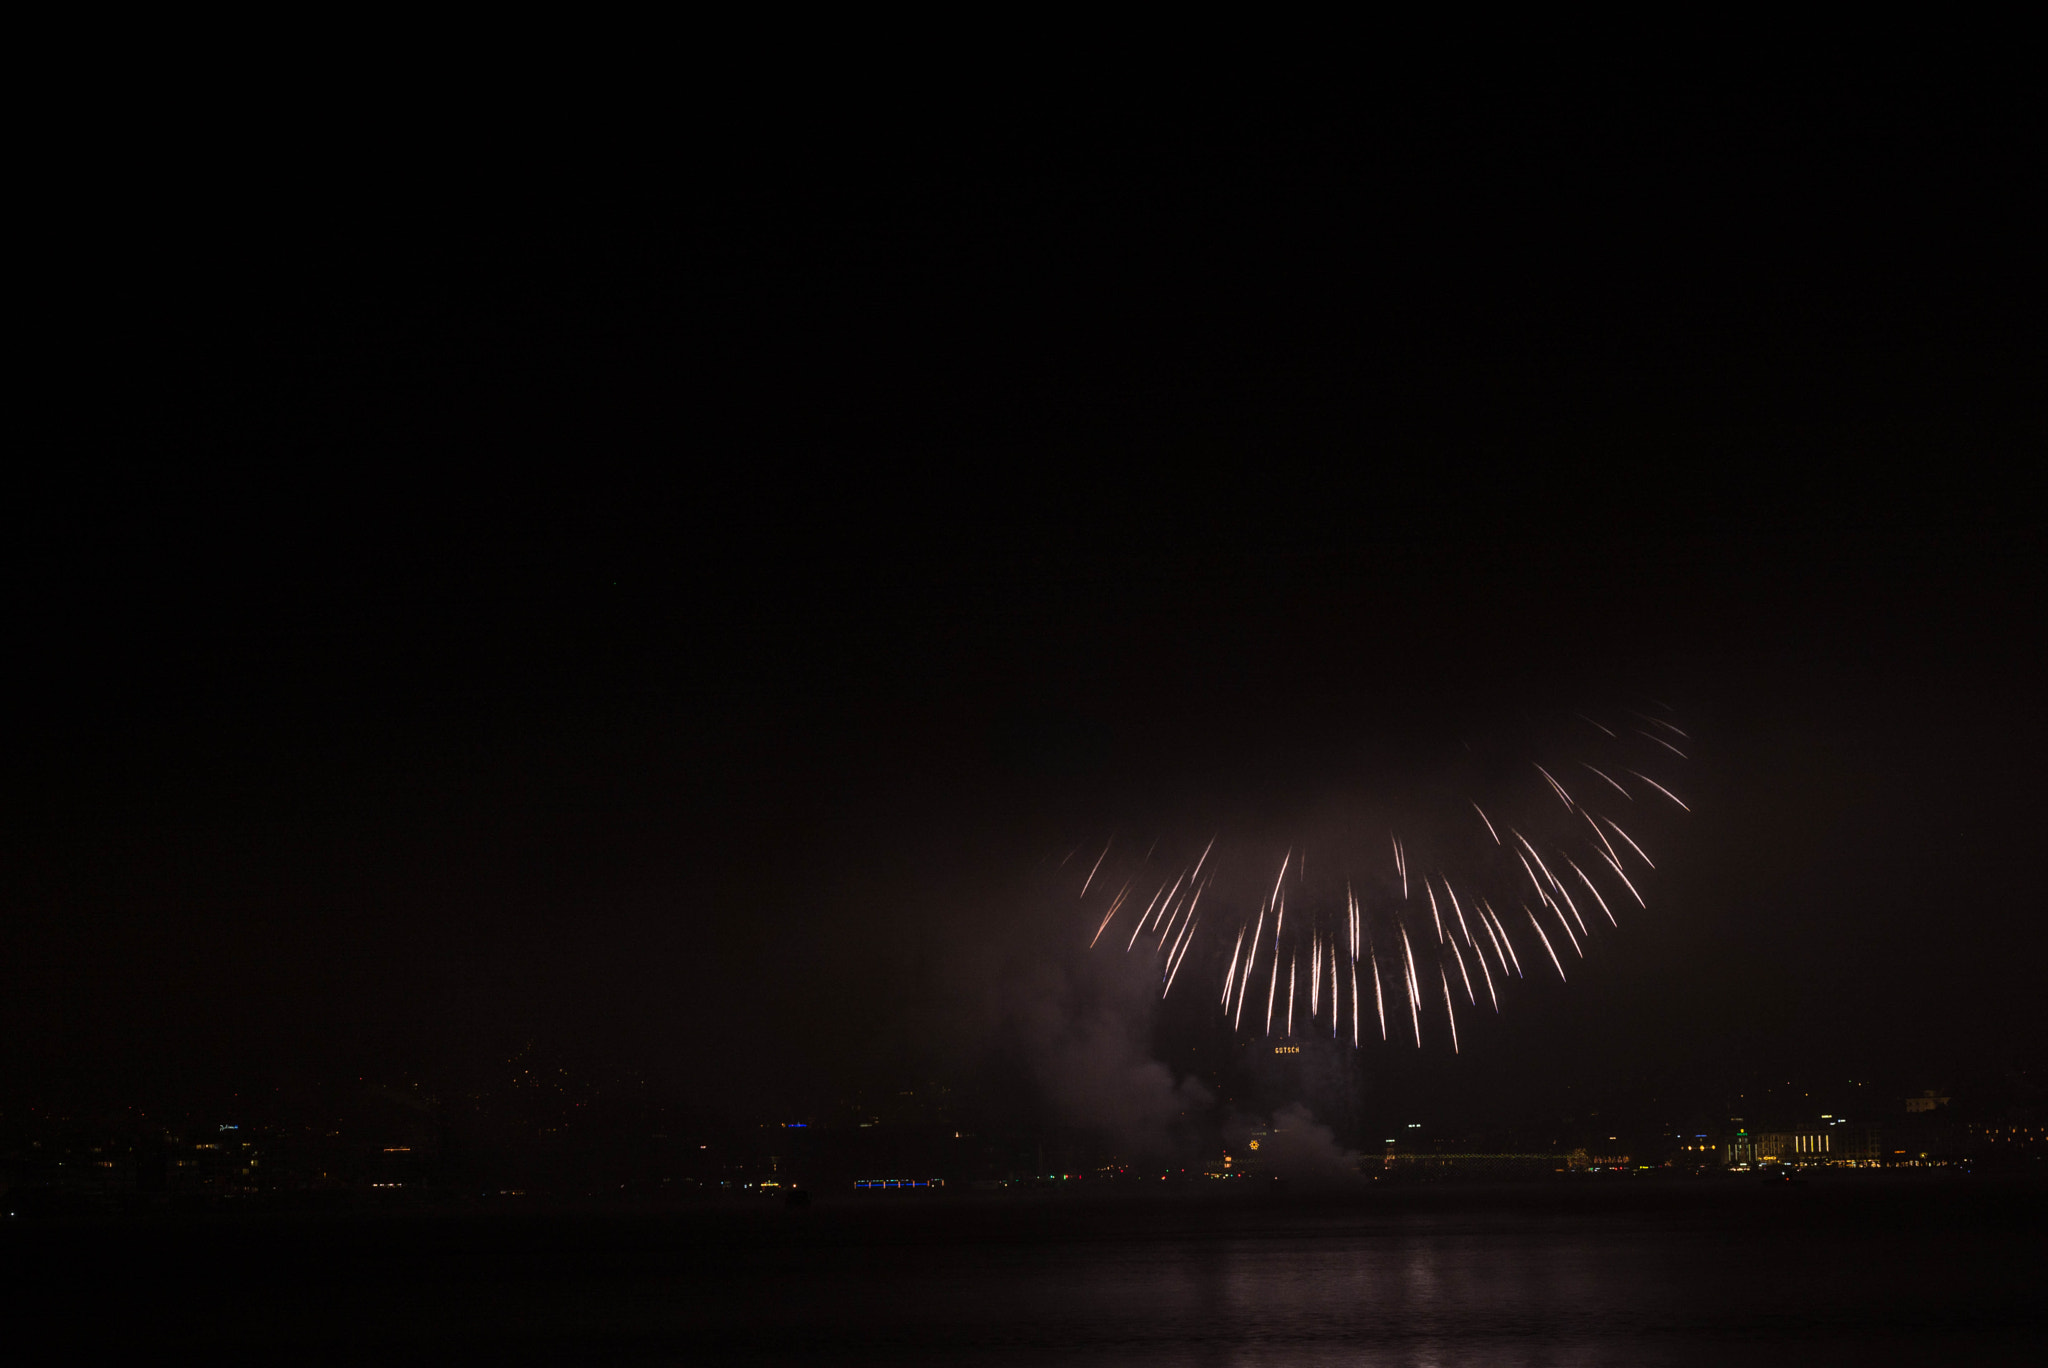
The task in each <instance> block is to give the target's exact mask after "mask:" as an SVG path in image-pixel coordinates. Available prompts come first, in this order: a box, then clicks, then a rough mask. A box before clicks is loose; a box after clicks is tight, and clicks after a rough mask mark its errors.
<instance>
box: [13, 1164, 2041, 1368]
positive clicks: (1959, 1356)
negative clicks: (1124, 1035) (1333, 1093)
mask: <svg viewBox="0 0 2048 1368" xmlns="http://www.w3.org/2000/svg"><path fill="white" fill-rule="evenodd" d="M0 1258H4V1263H0V1274H4V1277H5V1280H6V1291H5V1295H6V1298H7V1300H8V1303H9V1305H10V1311H9V1314H8V1317H7V1325H6V1327H5V1328H6V1332H7V1334H8V1335H9V1336H10V1338H12V1339H13V1341H14V1343H15V1344H16V1345H17V1346H20V1345H26V1344H32V1343H36V1342H38V1341H41V1340H43V1337H44V1336H45V1335H51V1334H54V1338H51V1339H49V1340H48V1341H47V1342H48V1343H50V1344H52V1345H57V1344H61V1345H62V1346H63V1349H62V1351H61V1353H60V1354H51V1355H48V1357H47V1358H46V1359H45V1360H44V1361H51V1362H55V1361H62V1360H64V1359H66V1358H68V1359H69V1360H70V1361H81V1360H82V1359H83V1358H86V1357H99V1356H102V1355H103V1354H105V1353H106V1352H108V1351H127V1353H125V1354H124V1355H123V1357H124V1358H126V1359H128V1360H130V1361H136V1362H140V1361H142V1360H143V1357H144V1356H145V1355H147V1354H148V1353H151V1352H165V1351H190V1350H193V1349H206V1350H210V1351H213V1352H215V1353H217V1354H220V1355H224V1356H225V1357H224V1358H223V1359H222V1361H238V1362H239V1361H262V1360H274V1361H280V1362H282V1361H306V1360H315V1361H333V1360H337V1359H339V1360H345V1361H360V1362H377V1363H403V1362H426V1361H432V1362H448V1361H451V1360H457V1361H465V1362H466V1361H481V1360H485V1359H488V1360H492V1361H497V1362H506V1361H512V1362H521V1361H524V1362H562V1361H567V1362H578V1361H600V1362H622V1361H623V1362H650V1363H728V1362H785V1361H786V1362H824V1363H840V1362H878V1363H879V1362H890V1363H901V1362H928V1363H948V1364H953V1363H967V1364H979V1363H991V1364H996V1363H1001V1364H1010V1363H1015V1364H1024V1363H1041V1362H1063V1363H1101V1364H1118V1365H1142V1364H1216V1365H1224V1364H1325V1363H1327V1364H1361V1365H1372V1364H1444V1365H1458V1364H1475V1365H1491V1364H1560V1365H1565V1364H1570V1365H1584V1364H1629V1365H1642V1364H1715V1365H1726V1364H1731V1363H1733V1364H1773V1363H1786V1364H1795V1363H1796V1364H1837V1363H1840V1364H1856V1365H1865V1366H1867V1365H1873V1364H1891V1363H1916V1364H1950V1363H1953V1364H1967V1365H1972V1366H1973V1368H1975V1366H1978V1365H1988V1364H2022V1363H2025V1364H2038V1363H2044V1362H2048V1192H2044V1190H2043V1189H2042V1188H2041V1187H2040V1186H2038V1185H2027V1184H2015V1183H1993V1182H1989V1181H1984V1180H1978V1179H1968V1178H1952V1179H1936V1180H1930V1181H1925V1182H1917V1183H1915V1182H1899V1181H1895V1180H1883V1179H1876V1180H1863V1181H1856V1180H1852V1179H1848V1178H1842V1179H1836V1180H1833V1181H1830V1180H1829V1179H1826V1178H1822V1179H1816V1180H1815V1181H1814V1182H1813V1183H1812V1184H1810V1185H1808V1186H1805V1187H1777V1188H1766V1187H1764V1186H1762V1185H1761V1184H1751V1183H1749V1182H1746V1181H1745V1182H1739V1183H1738V1182H1735V1181H1734V1180H1728V1181H1721V1182H1694V1183H1690V1184H1687V1183H1682V1182H1676V1181H1673V1182H1656V1181H1648V1182H1634V1183H1619V1184H1615V1185H1613V1186H1611V1187H1605V1188H1603V1187H1598V1186H1585V1187H1574V1186H1568V1185H1558V1186H1554V1187H1551V1186H1544V1187H1527V1188H1502V1189H1496V1190H1474V1189H1436V1190H1422V1191H1413V1190H1411V1191H1394V1192H1387V1191H1372V1192H1368V1193H1365V1194H1362V1195H1351V1196H1342V1197H1333V1196H1326V1197H1312V1196H1307V1195H1295V1196H1290V1197H1286V1198H1274V1197H1271V1196H1263V1197H1258V1198H1244V1197H1234V1198H1231V1199H1224V1200H1217V1199H1211V1200H1192V1199H1181V1200H1171V1199H1164V1198H1162V1199H1157V1200H1133V1199H1124V1200H1111V1201H1101V1202H1095V1201H1088V1200H1077V1199H1075V1198H1073V1197H1071V1196H1062V1197H1057V1198H1054V1197H1022V1196H1020V1197H1014V1198H1002V1199H998V1198H988V1199H982V1200H972V1199H956V1200H948V1199H943V1198H941V1199H936V1200H933V1199H920V1198H907V1199H900V1200H898V1199H891V1198H888V1197H884V1198H881V1199H878V1200H877V1201H876V1202H873V1203H865V1202H859V1201H856V1200H853V1199H847V1200H846V1201H844V1202H824V1203H821V1204H820V1205H818V1206H816V1207H813V1208H812V1209H810V1210H808V1211H784V1210H780V1209H772V1208H758V1209H750V1210H749V1209H733V1210H722V1211H696V1212H687V1213H673V1214H668V1215H648V1214H640V1215H623V1214H606V1213H599V1212H580V1213H579V1212H554V1213H523V1214H504V1213H489V1214H485V1213H470V1214H438V1215H431V1214H411V1215H407V1214H398V1213H390V1214H378V1215H353V1216H325V1217H284V1216H223V1217H211V1218H160V1219H154V1220H151V1219H142V1220H130V1221H121V1222H111V1221H109V1222H99V1221H82V1222H79V1221H74V1222H43V1221H35V1222H32V1221H13V1222H9V1223H6V1225H5V1226H4V1227H0ZM24 1361H25V1360H24Z"/></svg>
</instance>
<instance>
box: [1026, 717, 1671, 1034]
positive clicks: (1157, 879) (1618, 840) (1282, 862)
mask: <svg viewBox="0 0 2048 1368" xmlns="http://www.w3.org/2000/svg"><path fill="white" fill-rule="evenodd" d="M1574 717H1575V718H1576V720H1577V723H1578V724H1579V725H1578V733H1579V734H1578V735H1577V736H1575V737H1574V738H1573V739H1572V741H1571V742H1570V743H1569V744H1566V745H1563V746H1557V747H1552V748H1551V749H1550V750H1549V751H1546V753H1545V754H1543V755H1541V756H1534V755H1523V756H1522V757H1520V759H1519V760H1517V761H1516V763H1514V764H1513V765H1511V766H1509V767H1508V769H1507V770H1506V772H1505V773H1504V774H1496V775H1495V776H1493V780H1492V782H1490V783H1488V784H1486V785H1484V788H1485V791H1484V792H1476V791H1466V792H1461V793H1459V794H1458V795H1457V796H1456V798H1455V799H1454V800H1452V801H1449V802H1448V803H1446V804H1439V806H1441V807H1446V808H1447V809H1448V810H1450V811H1452V812H1454V813H1462V814H1463V815H1462V817H1455V818H1445V817H1443V816H1442V815H1441V814H1421V815H1420V816H1418V817H1417V818H1416V819H1415V820H1411V821H1410V822H1408V823H1405V824H1402V823H1399V822H1396V823H1378V824H1373V825H1371V826H1367V825H1365V824H1362V823H1352V824H1350V826H1349V828H1348V829H1347V830H1344V831H1342V832H1340V833H1338V834H1336V835H1334V836H1333V837H1331V838H1329V839H1326V840H1322V841H1318V842H1316V843H1315V844H1316V847H1317V848H1316V850H1315V851H1314V854H1315V856H1316V866H1317V869H1318V874H1319V876H1320V881H1316V882H1312V881H1311V880H1310V879H1309V877H1308V872H1307V871H1308V864H1309V855H1310V853H1311V851H1310V850H1309V849H1308V848H1307V845H1306V844H1296V845H1293V846H1290V847H1288V848H1286V849H1285V850H1283V851H1281V852H1279V858H1278V859H1277V860H1275V861H1273V863H1271V864H1265V865H1264V867H1265V870H1266V871H1268V872H1267V874H1266V876H1265V877H1266V878H1270V880H1271V882H1270V884H1268V883H1266V882H1265V881H1264V879H1263V878H1261V877H1260V875H1259V873H1258V870H1259V866H1260V865H1261V864H1262V863H1264V861H1265V860H1270V859H1272V856H1271V855H1270V854H1268V855H1265V856H1264V857H1263V858H1262V857H1261V856H1260V855H1259V853H1258V852H1257V850H1255V849H1253V848H1251V847H1250V846H1249V845H1248V844H1246V843H1241V842H1238V843H1234V842H1232V841H1230V840H1229V839H1228V838H1227V837H1226V836H1224V835H1222V834H1215V835H1211V836H1210V837H1209V839H1208V840H1207V841H1206V842H1205V843H1204V844H1203V845H1202V846H1201V847H1200V850H1199V853H1198V854H1196V855H1195V856H1194V858H1192V859H1187V860H1186V861H1185V862H1184V863H1182V864H1181V865H1180V866H1179V867H1178V868H1176V867H1175V866H1174V865H1173V864H1170V863H1162V864H1155V863H1154V862H1153V856H1154V855H1155V854H1157V853H1158V851H1159V850H1160V848H1161V846H1162V845H1164V846H1166V847H1167V848H1168V850H1169V851H1170V850H1171V848H1172V845H1173V843H1172V842H1171V841H1170V840H1160V839H1154V840H1153V841H1151V842H1150V844H1149V845H1147V846H1146V848H1145V850H1146V853H1145V855H1144V856H1143V857H1141V858H1136V859H1131V858H1126V857H1115V858H1113V857H1112V855H1113V852H1114V851H1115V850H1116V849H1117V840H1116V838H1115V836H1114V835H1111V836H1109V837H1107V838H1104V837H1101V836H1098V838H1097V840H1098V841H1099V842H1100V844H1099V845H1098V844H1095V843H1092V842H1091V843H1088V844H1087V845H1086V847H1085V849H1088V850H1095V851H1097V852H1098V853H1097V854H1096V856H1095V858H1094V859H1093V860H1092V861H1090V862H1089V863H1088V864H1087V866H1086V868H1085V872H1081V871H1076V873H1075V874H1073V875H1066V876H1064V877H1075V878H1076V880H1077V882H1078V883H1079V885H1080V887H1079V891H1078V893H1077V894H1075V895H1073V896H1076V897H1077V898H1078V899H1079V900H1080V901H1081V902H1082V903H1083V904H1086V905H1090V906H1092V907H1093V908H1094V910H1093V911H1092V912H1090V913H1089V914H1088V915H1087V921H1086V926H1085V927H1084V930H1083V934H1084V935H1088V936H1089V940H1088V944H1089V946H1090V948H1091V949H1092V948H1094V947H1095V946H1096V945H1098V944H1099V943H1101V942H1103V941H1104V939H1105V936H1106V935H1107V933H1108V932H1109V930H1110V928H1111V927H1112V926H1113V925H1121V921H1120V919H1122V921H1128V922H1129V923H1130V927H1129V931H1128V933H1127V934H1125V935H1123V936H1122V945H1123V949H1124V952H1125V953H1126V954H1138V953H1149V954H1151V955H1152V956H1153V957H1154V958H1155V960H1156V961H1157V965H1158V969H1159V979H1158V984H1159V993H1160V996H1161V997H1162V998H1163V997H1166V996H1168V995H1170V994H1172V993H1173V991H1174V989H1175V987H1176V986H1177V985H1180V984H1183V983H1187V982H1197V983H1199V982H1204V981H1206V982H1209V983H1210V984H1211V985H1212V988H1211V991H1217V994H1218V996H1217V1002H1218V1004H1219V1006H1220V1008H1221V1010H1222V1012H1223V1014H1224V1016H1225V1018H1226V1019H1227V1020H1228V1021H1229V1022H1230V1024H1231V1029H1232V1030H1233V1031H1235V1032H1237V1033H1240V1034H1242V1033H1243V1032H1244V1031H1245V1029H1246V1028H1247V1026H1248V1025H1249V1027H1250V1029H1252V1030H1253V1031H1255V1032H1261V1033H1263V1034H1265V1035H1269V1036H1282V1037H1286V1036H1293V1035H1295V1034H1296V1033H1297V1032H1298V1031H1299V1032H1304V1033H1305V1032H1308V1031H1310V1030H1320V1029H1328V1031H1329V1032H1330V1035H1331V1036H1332V1038H1334V1039H1337V1040H1348V1041H1349V1042H1350V1043H1351V1046H1352V1047H1353V1048H1354V1049H1356V1048H1362V1047H1363V1044H1364V1042H1365V1041H1366V1040H1368V1039H1369V1038H1371V1037H1372V1036H1373V1034H1374V1033H1375V1029H1376V1031H1377V1035H1378V1038H1379V1039H1380V1040H1381V1041H1382V1042H1385V1041H1388V1040H1389V1039H1390V1038H1391V1035H1390V1031H1389V1028H1388V1017H1389V1008H1390V1006H1391V1008H1392V1014H1393V1015H1394V1016H1395V1018H1396V1019H1397V1020H1398V1018H1399V1016H1401V1015H1406V1016H1407V1018H1408V1023H1409V1030H1408V1032H1406V1033H1404V1034H1406V1035H1408V1036H1410V1037H1412V1039H1413V1042H1414V1044H1415V1045H1416V1047H1418V1048H1420V1047H1421V1045H1422V1043H1423V1039H1424V1036H1425V1029H1424V1021H1425V1018H1428V1019H1429V1020H1431V1021H1438V1020H1439V1018H1438V1017H1437V1009H1438V1007H1439V1006H1440V1007H1441V1009H1442V1017H1441V1018H1440V1025H1441V1029H1442V1032H1443V1034H1442V1037H1441V1038H1442V1039H1444V1040H1445V1041H1446V1043H1448V1044H1449V1045H1450V1046H1451V1048H1452V1049H1453V1050H1456V1049H1457V1048H1458V1033H1459V1022H1458V1006H1457V999H1458V998H1459V997H1460V996H1462V997H1463V998H1464V999H1465V1004H1466V1010H1467V1011H1481V1010H1482V1009H1484V1010H1489V1011H1491V1012H1494V1013H1496V1014H1497V1013H1499V1012H1500V1011H1501V1009H1502V1005H1503V1001H1504V999H1505V998H1507V997H1508V996H1509V994H1510V992H1511V990H1512V988H1513V985H1514V984H1516V983H1517V982H1519V981H1522V980H1524V979H1525V978H1526V972H1525V963H1524V961H1523V960H1522V958H1521V954H1520V950H1521V949H1534V950H1535V951H1536V955H1535V958H1534V959H1533V961H1531V962H1530V964H1531V965H1532V966H1533V965H1541V964H1544V963H1548V964H1549V965H1550V966H1551V971H1552V972H1554V973H1556V975H1557V976H1558V979H1559V980H1560V981H1565V980H1567V979H1568V977H1569V976H1568V974H1567V970H1566V965H1565V961H1566V959H1572V960H1582V959H1584V958H1586V954H1587V947H1588V945H1589V944H1590V943H1591V942H1592V941H1593V940H1594V939H1595V938H1596V937H1597V936H1598V935H1599V934H1601V933H1602V932H1603V930H1607V929H1612V928H1618V927H1619V926H1620V925H1621V921H1620V919H1619V918H1618V917H1617V916H1616V915H1615V908H1616V906H1617V905H1621V906H1626V905H1627V903H1629V902H1633V903H1634V904H1635V905H1636V906H1637V907H1638V908H1644V907H1647V906H1648V901H1647V899H1646V898H1645V896H1644V892H1643V889H1644V888H1645V887H1646V886H1647V884H1648V880H1649V879H1650V877H1651V876H1652V875H1653V874H1654V872H1655V870H1656V867H1657V866H1656V862H1655V861H1654V860H1653V859H1652V858H1651V855H1650V852H1649V850H1648V848H1647V846H1646V844H1645V843H1646V842H1648V841H1649V840H1650V839H1651V835H1652V832H1653V831H1655V830H1657V829H1660V828H1661V826H1662V825H1663V824H1665V823H1666V822H1667V821H1668V820H1670V819H1671V818H1673V817H1679V816H1682V815H1683V814H1686V813H1689V812H1691V810H1692V809H1691V807H1690V806H1689V805H1688V804H1687V803H1686V802H1685V801H1684V800H1683V799H1682V798H1680V797H1679V795H1678V793H1677V792H1676V791H1674V788H1683V787H1684V785H1683V784H1682V783H1681V782H1680V780H1679V777H1678V775H1677V774H1676V773H1675V772H1674V767H1675V766H1677V765H1679V764H1680V763H1682V762H1683V761H1685V760H1686V758H1687V755H1686V752H1685V750H1682V749H1681V745H1683V746H1687V747H1689V746H1690V745H1691V744H1692V742H1691V738H1690V737H1688V736H1687V734H1686V733H1685V732H1684V731H1683V730H1681V729H1680V728H1679V727H1678V726H1677V725H1676V724H1675V723H1673V722H1671V721H1669V720H1668V719H1666V718H1663V717H1657V716H1652V715H1650V714H1648V713H1639V712H1631V713H1629V714H1628V715H1627V717H1626V718H1611V719H1608V720H1607V721H1602V720H1600V719H1597V718H1595V717H1592V716H1590V715H1587V714H1583V713H1581V714H1574ZM1610 724H1611V725H1610ZM1573 774H1577V775H1578V776H1579V778H1578V779H1577V780H1572V779H1571V775H1573ZM1404 827H1405V829H1404ZM1131 844H1134V845H1135V844H1143V842H1142V841H1140V842H1133V843H1131ZM1186 849H1188V850H1190V851H1193V850H1194V849H1195V847H1194V846H1193V845H1189V846H1188V847H1186ZM1375 852H1377V853H1375ZM1085 858H1086V856H1085V855H1084V856H1083V859H1085ZM1069 860H1070V861H1072V863H1073V864H1075V865H1079V864H1080V863H1081V861H1079V860H1073V858H1072V855H1071V854H1070V856H1069ZM1067 866H1068V861H1062V863H1061V869H1062V870H1063V871H1064V870H1065V869H1066V868H1067ZM1073 886H1074V885H1073V884H1069V885H1068V887H1069V888H1072V887H1073ZM1148 888H1150V889H1151V892H1150V895H1149V896H1147V893H1146V891H1145V890H1146V889H1148ZM1504 912H1505V913H1506V915H1505V916H1504V915H1503V913H1504ZM1517 912H1519V913H1520V914H1521V915H1520V916H1519V917H1517V916H1515V915H1514V914H1515V913H1517ZM1603 922H1604V923H1605V926H1604V927H1603V926H1602V923H1603ZM1517 926H1519V927H1521V928H1522V929H1521V930H1520V931H1516V930H1515V929H1514V928H1515V927H1517ZM1091 933H1092V934H1091ZM1517 936H1519V937H1521V940H1522V943H1521V945H1520V946H1519V947H1518V946H1517V944H1516V938H1517ZM1141 942H1142V945H1141ZM1109 943H1110V945H1112V946H1113V945H1114V944H1116V938H1115V937H1110V938H1109ZM1191 961H1192V964H1191ZM1205 964H1206V965H1208V966H1209V967H1208V968H1204V967H1203V966H1204V965H1205ZM1261 971H1263V972H1261ZM1211 973H1215V974H1216V975H1217V976H1218V977H1217V978H1216V979H1213V980H1212V979H1209V977H1208V976H1209V974H1211ZM1431 978H1434V979H1436V980H1437V984H1436V988H1435V989H1433V990H1432V989H1429V988H1426V987H1425V985H1426V984H1427V983H1428V980H1429V979H1431ZM1260 988H1263V989H1264V990H1265V991H1264V993H1263V999H1264V1000H1263V1001H1261V1002H1256V1003H1254V1005H1253V1010H1252V1011H1251V1013H1249V1016H1250V1018H1251V1020H1250V1022H1249V1023H1247V1021H1246V1016H1247V1015H1248V1014H1247V1013H1246V1011H1245V1000H1246V998H1248V997H1252V996H1254V995H1257V994H1258V990H1259V989H1260ZM1390 998H1391V999H1392V1003H1391V1004H1390V1003H1389V999H1390ZM1403 1009H1405V1011H1404V1010H1403ZM1432 1029H1436V1028H1432Z"/></svg>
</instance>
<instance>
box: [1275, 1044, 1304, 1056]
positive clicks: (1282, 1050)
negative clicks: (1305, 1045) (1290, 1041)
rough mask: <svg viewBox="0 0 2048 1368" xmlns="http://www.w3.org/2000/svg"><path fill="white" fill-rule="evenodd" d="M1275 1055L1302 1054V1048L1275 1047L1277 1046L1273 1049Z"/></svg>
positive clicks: (1297, 1046) (1291, 1046) (1289, 1046)
mask: <svg viewBox="0 0 2048 1368" xmlns="http://www.w3.org/2000/svg"><path fill="white" fill-rule="evenodd" d="M1273 1053H1274V1054H1300V1053H1301V1046H1299V1045H1275V1046H1274V1047H1273Z"/></svg>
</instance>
